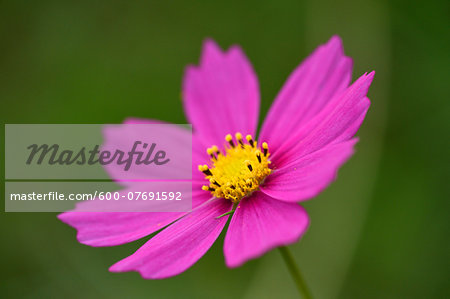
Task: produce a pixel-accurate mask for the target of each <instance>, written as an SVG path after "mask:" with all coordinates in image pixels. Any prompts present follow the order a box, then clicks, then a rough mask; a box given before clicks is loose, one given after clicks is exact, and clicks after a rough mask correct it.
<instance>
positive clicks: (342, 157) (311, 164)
mask: <svg viewBox="0 0 450 299" xmlns="http://www.w3.org/2000/svg"><path fill="white" fill-rule="evenodd" d="M356 142H357V139H352V140H350V141H345V142H341V143H337V144H332V145H328V146H326V147H325V148H323V149H321V150H319V151H316V152H314V153H312V154H309V155H306V156H304V157H302V158H300V159H298V160H295V161H293V162H291V163H290V164H289V165H286V166H284V167H282V168H280V169H277V170H276V171H274V172H273V173H272V174H271V175H269V176H268V177H267V179H266V181H265V182H264V185H263V186H262V187H261V191H262V192H264V193H265V194H267V195H269V196H271V197H273V198H276V199H279V200H282V201H288V202H296V201H300V200H306V199H310V198H312V197H314V196H316V195H317V194H319V193H320V192H321V191H322V190H323V189H324V188H326V187H327V186H328V185H329V184H330V183H331V182H332V181H333V180H334V179H335V178H336V174H337V171H338V169H339V167H340V166H341V165H342V164H344V162H345V161H347V159H348V158H350V156H351V155H352V154H353V146H354V145H355V143H356Z"/></svg>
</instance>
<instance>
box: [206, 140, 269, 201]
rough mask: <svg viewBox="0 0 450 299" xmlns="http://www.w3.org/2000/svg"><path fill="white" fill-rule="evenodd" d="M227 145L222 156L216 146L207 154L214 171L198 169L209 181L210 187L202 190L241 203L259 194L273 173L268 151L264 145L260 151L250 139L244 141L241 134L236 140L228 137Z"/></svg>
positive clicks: (256, 143) (208, 150)
mask: <svg viewBox="0 0 450 299" xmlns="http://www.w3.org/2000/svg"><path fill="white" fill-rule="evenodd" d="M225 141H226V143H225V147H224V148H225V150H224V151H223V152H221V151H220V150H219V147H217V146H216V145H213V146H212V147H210V148H208V149H207V150H206V152H207V154H208V156H210V159H211V160H210V166H211V167H209V166H208V165H199V166H198V169H199V171H201V172H202V173H203V174H204V175H205V177H206V179H207V180H209V185H205V186H203V187H202V189H203V190H205V191H208V192H211V194H212V195H213V196H214V197H220V198H226V199H229V200H231V201H232V202H233V203H238V202H240V201H241V200H242V199H243V198H244V197H246V196H249V195H250V194H251V193H252V192H254V191H255V190H257V189H258V188H259V186H260V185H261V184H262V183H263V181H264V179H265V178H266V177H267V176H268V175H269V174H270V173H271V172H272V170H271V169H270V168H269V164H270V160H269V156H270V153H269V147H268V145H267V143H266V142H263V143H262V146H261V149H260V148H259V147H258V142H257V141H256V140H253V138H252V136H251V135H247V136H245V139H243V136H242V134H241V133H236V134H235V138H234V139H233V136H232V135H231V134H228V135H227V136H225Z"/></svg>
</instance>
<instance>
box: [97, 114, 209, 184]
mask: <svg viewBox="0 0 450 299" xmlns="http://www.w3.org/2000/svg"><path fill="white" fill-rule="evenodd" d="M139 124H142V125H145V124H160V125H164V124H166V125H167V126H165V127H164V130H162V132H161V133H156V134H155V133H153V134H152V133H149V132H148V127H146V126H142V127H140V126H138V125H139ZM161 129H162V128H161ZM163 133H164V136H162V135H161V134H163ZM158 134H160V135H161V136H159V135H158ZM103 136H104V143H103V145H102V149H103V150H105V149H109V150H111V151H113V152H114V151H115V150H117V149H121V150H123V151H125V152H126V151H128V150H129V149H130V147H131V145H133V144H134V142H135V141H144V140H154V138H155V136H158V137H157V140H158V141H161V142H163V143H164V146H165V147H168V146H169V145H170V146H171V147H170V148H169V149H172V148H174V149H177V150H172V154H173V155H172V159H171V161H172V162H171V163H168V164H167V165H164V168H163V169H162V168H159V170H158V172H155V171H153V173H152V172H150V171H149V168H148V166H145V165H133V166H132V167H131V168H130V169H129V170H128V171H125V170H124V167H123V165H119V164H117V163H110V164H106V165H104V168H105V170H106V171H107V173H108V175H109V176H110V177H111V178H112V179H114V180H116V181H118V182H120V184H121V185H123V186H132V185H133V180H143V179H168V178H170V179H177V178H180V175H183V176H186V175H187V173H186V171H187V166H186V162H185V161H190V160H192V179H193V180H194V181H203V177H204V176H203V175H202V174H201V173H200V172H199V171H198V168H197V167H198V165H199V164H204V163H205V162H206V161H208V156H207V154H206V150H205V148H206V145H204V144H203V143H202V142H201V140H200V139H199V138H198V137H197V136H196V135H195V134H192V133H191V131H190V130H187V129H186V128H184V127H181V126H177V125H174V124H169V123H165V122H163V121H158V120H153V119H138V118H128V119H126V120H125V122H124V124H123V125H112V126H105V127H104V129H103ZM191 150H192V156H191V153H190V152H191ZM174 155H176V157H175V159H173V158H174V157H173V156H174ZM174 161H176V163H175V162H174ZM180 163H181V164H182V165H180ZM180 170H182V171H180ZM180 172H181V173H180ZM182 179H186V177H183V178H182Z"/></svg>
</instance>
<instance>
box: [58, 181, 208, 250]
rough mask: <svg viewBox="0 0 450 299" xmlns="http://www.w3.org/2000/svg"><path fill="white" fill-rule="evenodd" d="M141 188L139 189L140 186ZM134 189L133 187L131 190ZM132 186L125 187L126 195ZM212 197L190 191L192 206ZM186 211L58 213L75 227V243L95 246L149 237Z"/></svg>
mask: <svg viewBox="0 0 450 299" xmlns="http://www.w3.org/2000/svg"><path fill="white" fill-rule="evenodd" d="M139 190H141V191H142V189H139ZM134 191H135V190H134ZM134 191H133V189H124V190H122V191H119V192H120V194H124V195H125V196H126V195H127V193H128V192H134ZM210 198H211V196H210V194H208V193H207V192H204V191H201V192H193V194H192V208H196V207H197V206H199V205H201V204H203V203H205V202H206V201H208V199H210ZM185 214H186V212H78V211H69V212H64V213H61V214H59V215H58V219H59V220H61V221H62V222H64V223H66V224H68V225H70V226H72V227H74V228H75V229H76V230H77V240H78V242H80V243H82V244H85V245H89V246H94V247H103V246H117V245H121V244H126V243H129V242H132V241H135V240H138V239H140V238H142V237H145V236H148V235H150V234H152V233H154V232H156V231H158V230H160V229H161V228H163V227H165V226H167V225H168V224H170V223H172V222H174V221H175V220H177V219H179V218H180V217H182V216H183V215H185Z"/></svg>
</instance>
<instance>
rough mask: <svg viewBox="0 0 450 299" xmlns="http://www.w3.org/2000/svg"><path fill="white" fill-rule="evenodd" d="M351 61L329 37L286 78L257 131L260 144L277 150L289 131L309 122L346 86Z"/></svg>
mask: <svg viewBox="0 0 450 299" xmlns="http://www.w3.org/2000/svg"><path fill="white" fill-rule="evenodd" d="M351 73H352V60H351V59H350V58H349V57H346V56H344V50H343V46H342V41H341V39H340V38H339V37H338V36H333V37H332V38H331V39H330V40H329V41H328V43H326V44H325V45H322V46H320V47H319V48H317V49H316V50H315V51H314V53H312V54H311V55H310V56H309V57H308V58H307V59H306V60H305V61H304V62H303V63H302V64H301V65H300V66H298V67H297V68H296V69H295V70H294V72H293V73H292V74H291V75H290V76H289V79H288V80H287V82H286V84H285V85H284V86H283V88H282V89H281V91H280V93H279V94H278V96H277V98H276V99H275V101H274V103H273V105H272V107H271V108H270V111H269V113H268V115H267V118H266V120H265V121H264V124H263V126H262V129H261V134H260V138H259V139H260V141H267V142H268V143H269V145H270V146H271V147H272V148H278V147H279V146H280V145H281V144H282V143H283V142H284V141H287V140H289V139H290V138H291V137H292V135H293V131H296V130H297V129H298V128H300V127H301V126H302V125H303V124H305V123H306V122H308V121H309V120H311V119H312V118H313V117H314V116H315V115H317V113H319V112H320V111H321V110H322V109H323V108H324V107H325V105H326V104H327V103H328V102H329V101H330V99H331V98H332V97H333V95H335V94H337V93H339V92H341V91H342V90H344V89H345V88H346V87H347V86H348V84H349V83H350V79H351V75H352V74H351Z"/></svg>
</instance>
